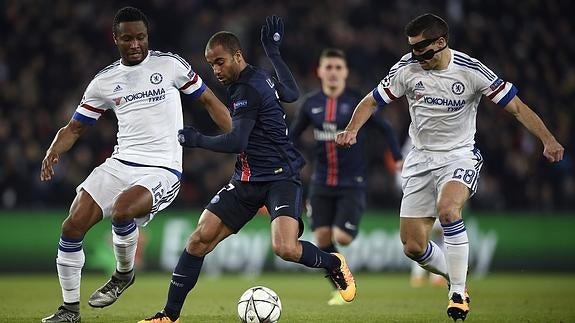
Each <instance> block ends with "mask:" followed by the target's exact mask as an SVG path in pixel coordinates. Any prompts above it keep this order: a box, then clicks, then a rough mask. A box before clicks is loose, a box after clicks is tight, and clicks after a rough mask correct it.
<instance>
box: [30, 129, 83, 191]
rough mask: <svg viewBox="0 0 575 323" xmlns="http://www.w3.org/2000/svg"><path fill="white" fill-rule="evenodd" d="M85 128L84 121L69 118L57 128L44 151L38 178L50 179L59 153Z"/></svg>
mask: <svg viewBox="0 0 575 323" xmlns="http://www.w3.org/2000/svg"><path fill="white" fill-rule="evenodd" d="M86 128H87V125H86V124H85V123H82V122H80V121H78V120H75V119H71V120H70V122H68V124H67V125H66V126H64V127H62V128H60V130H58V133H56V136H55V137H54V140H53V141H52V144H51V145H50V148H48V150H47V151H46V156H45V157H44V160H42V168H41V170H40V179H41V180H42V181H49V180H51V179H52V176H54V165H55V164H56V163H58V160H59V159H60V154H62V153H64V152H66V151H68V150H69V149H70V148H72V146H73V145H74V143H75V142H76V140H78V138H79V137H80V135H81V134H82V132H84V130H85V129H86Z"/></svg>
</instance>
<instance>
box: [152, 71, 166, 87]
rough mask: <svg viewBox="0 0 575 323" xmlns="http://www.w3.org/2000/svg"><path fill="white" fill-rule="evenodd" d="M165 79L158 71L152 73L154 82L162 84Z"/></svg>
mask: <svg viewBox="0 0 575 323" xmlns="http://www.w3.org/2000/svg"><path fill="white" fill-rule="evenodd" d="M163 79H164V78H163V77H162V74H160V73H157V72H156V73H154V74H152V75H150V82H152V84H160V83H162V80H163Z"/></svg>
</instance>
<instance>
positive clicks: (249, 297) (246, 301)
mask: <svg viewBox="0 0 575 323" xmlns="http://www.w3.org/2000/svg"><path fill="white" fill-rule="evenodd" d="M281 312H282V302H281V301H280V298H279V297H278V294H276V292H274V291H273V290H271V289H269V288H267V287H264V286H255V287H252V288H249V289H248V290H246V291H245V292H244V293H243V294H242V296H241V297H240V299H239V301H238V315H239V317H240V321H241V322H242V323H275V322H277V321H279V319H280V315H281Z"/></svg>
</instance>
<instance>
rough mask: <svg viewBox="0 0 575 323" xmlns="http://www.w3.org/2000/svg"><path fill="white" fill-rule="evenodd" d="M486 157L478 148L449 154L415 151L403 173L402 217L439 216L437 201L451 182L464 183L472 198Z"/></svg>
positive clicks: (405, 163) (414, 149) (406, 163)
mask: <svg viewBox="0 0 575 323" xmlns="http://www.w3.org/2000/svg"><path fill="white" fill-rule="evenodd" d="M482 165H483V158H482V157H481V153H480V152H479V149H477V148H462V149H457V150H454V151H449V152H431V151H422V150H418V149H416V148H413V149H412V150H411V151H410V152H409V154H408V155H407V158H406V159H405V162H404V165H403V170H402V172H401V187H402V190H403V198H402V199H401V210H400V213H399V216H401V217H411V218H423V217H437V212H436V202H437V197H438V195H439V192H440V191H441V188H442V187H443V185H444V184H445V183H447V182H449V181H457V182H460V183H463V184H464V185H465V186H467V187H468V188H469V190H470V196H472V195H473V194H475V192H476V191H477V181H478V180H479V172H480V171H481V166H482Z"/></svg>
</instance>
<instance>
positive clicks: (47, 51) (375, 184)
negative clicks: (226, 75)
mask: <svg viewBox="0 0 575 323" xmlns="http://www.w3.org/2000/svg"><path fill="white" fill-rule="evenodd" d="M125 5H132V6H136V7H138V8H140V9H141V10H142V11H143V12H144V13H145V14H146V15H147V16H148V18H149V19H150V22H151V30H150V49H155V50H161V51H171V52H175V53H178V54H179V55H180V56H182V57H184V58H186V59H187V60H188V61H189V62H190V63H191V65H192V66H193V68H194V69H195V70H196V71H197V72H198V73H199V74H200V75H201V76H202V77H203V79H204V81H205V82H206V83H207V84H208V86H210V87H211V88H212V89H213V90H214V92H216V94H218V95H219V97H220V98H222V100H224V99H225V96H224V93H225V92H224V89H223V87H222V86H221V85H219V84H218V83H217V81H216V80H215V78H214V77H213V76H212V74H211V70H210V68H209V66H208V64H207V63H206V61H205V59H204V56H203V55H204V48H205V43H206V41H207V40H208V38H209V37H210V36H211V35H212V34H213V33H214V32H217V31H219V30H229V31H232V32H234V33H236V34H237V35H238V36H239V38H240V40H241V41H242V45H243V49H244V56H245V57H247V61H248V62H249V63H251V64H254V65H259V66H262V67H267V68H269V67H270V65H269V63H268V62H267V60H266V57H265V55H264V53H263V51H262V49H261V47H260V40H259V38H260V26H261V24H262V22H263V21H264V19H265V17H266V16H267V15H271V14H276V15H280V16H282V17H283V18H284V21H285V28H286V37H285V41H284V43H283V45H282V56H283V57H284V59H285V60H286V61H287V62H288V65H289V66H290V67H291V68H292V71H293V72H294V74H295V77H296V79H297V80H298V83H299V85H300V88H301V90H302V92H303V93H305V92H309V91H313V90H317V89H319V81H318V79H317V77H316V74H315V69H316V66H317V58H318V55H319V54H320V52H321V50H322V49H323V48H325V47H337V48H341V49H343V50H344V51H345V52H346V54H347V57H348V65H349V68H350V71H351V75H350V77H349V79H348V86H349V87H350V88H354V89H356V90H357V91H360V92H361V93H367V92H368V91H370V90H372V89H373V88H374V87H375V86H376V85H377V84H378V83H379V81H380V80H381V79H382V78H383V77H384V76H385V75H386V74H387V72H388V70H389V68H390V67H391V66H392V65H393V64H394V63H395V62H397V61H398V59H399V58H400V57H401V56H402V55H403V54H405V53H406V52H408V51H409V48H408V47H407V42H406V37H405V36H404V34H403V27H404V26H405V24H406V23H407V22H408V21H409V20H411V19H412V18H414V17H415V16H417V15H419V14H421V13H425V12H432V13H436V14H438V15H440V16H442V17H444V18H445V19H446V20H447V22H448V23H449V25H450V29H451V31H450V46H451V47H452V48H454V49H457V50H460V51H463V52H466V53H468V54H469V55H470V56H472V57H475V58H477V59H479V60H481V61H482V62H483V63H484V64H485V65H487V66H489V67H490V68H491V69H492V70H494V71H495V72H496V73H497V74H498V75H499V76H500V77H502V78H503V79H505V80H507V81H510V82H512V83H514V84H515V85H516V86H517V87H518V89H519V91H520V92H519V95H520V97H521V98H522V99H523V100H524V102H526V103H527V104H528V105H529V106H531V107H532V108H533V109H534V110H535V111H536V112H537V113H538V114H539V115H540V116H541V117H542V119H543V120H544V121H545V122H546V124H547V125H548V127H549V128H550V129H551V131H552V132H553V133H554V134H555V135H556V137H557V139H558V140H559V142H560V143H561V144H563V146H564V147H565V157H564V160H563V161H562V162H560V163H558V164H553V165H552V164H550V163H547V162H546V160H545V159H544V157H543V156H542V145H541V143H540V142H539V141H538V140H537V139H536V138H535V137H533V136H532V135H531V134H529V133H528V132H527V131H526V130H525V129H523V128H522V127H521V125H520V123H519V122H517V121H516V120H515V119H514V118H513V117H512V116H511V115H510V114H508V113H506V112H505V111H503V110H502V109H501V108H499V107H497V106H496V105H494V104H492V103H491V102H490V101H489V100H487V99H483V100H482V103H481V105H480V107H479V112H478V119H477V135H476V145H477V146H478V147H479V148H480V150H481V152H482V154H483V157H484V158H485V163H484V167H483V171H482V173H481V179H480V182H479V192H478V194H477V195H476V197H475V198H474V199H472V201H471V207H472V208H473V209H481V210H563V211H569V210H575V178H574V177H575V171H574V166H575V161H574V159H573V157H574V156H573V151H574V149H575V125H574V124H573V122H574V121H575V117H574V114H575V113H574V112H573V111H574V109H573V106H572V105H573V102H575V64H573V63H572V62H573V57H575V42H574V41H573V40H572V38H573V35H574V34H575V23H574V20H573V17H572V14H570V12H571V4H570V2H569V1H559V0H558V1H529V0H528V1H521V2H517V1H513V0H498V1H495V0H487V1H485V0H466V1H463V0H444V1H438V0H434V1H413V0H396V1H367V0H347V1H346V0H331V1H309V0H290V1H256V0H243V1H239V0H210V1H207V0H206V1H201V0H195V1H190V0H151V1H146V2H143V1H133V2H131V3H130V2H126V1H108V0H100V1H78V0H75V1H72V0H54V1H32V0H30V1H27V0H4V1H2V10H1V12H0V147H1V149H2V151H1V155H2V159H1V161H0V205H1V206H2V209H8V208H44V207H55V208H62V207H67V206H68V205H69V204H70V203H71V201H72V199H73V197H74V195H75V187H76V186H77V185H78V184H79V183H80V182H81V181H83V180H84V178H85V177H86V176H87V175H88V174H89V173H90V172H91V170H92V169H93V168H94V167H96V166H97V165H99V164H100V163H101V162H102V161H103V160H104V159H105V158H107V157H108V156H109V155H110V154H111V152H112V149H113V146H114V145H115V143H116V137H115V135H116V129H117V127H116V120H115V117H114V115H113V113H111V112H108V113H106V114H105V116H104V117H103V118H101V119H100V120H99V121H98V123H97V124H96V125H95V126H94V127H92V128H91V129H89V131H87V132H86V133H84V135H83V136H82V137H81V138H80V140H79V141H78V142H77V143H76V145H75V146H74V148H73V149H72V150H71V151H69V152H68V153H67V154H65V155H64V156H62V158H61V160H60V163H59V164H58V167H57V169H56V178H55V179H53V180H52V181H51V182H48V183H43V182H40V179H39V177H40V176H39V173H40V164H41V161H42V158H43V156H44V153H45V151H46V149H47V148H48V147H49V145H50V142H51V140H52V138H53V137H54V135H55V134H56V132H57V130H58V129H59V128H60V127H62V126H63V125H65V124H66V123H67V122H68V121H69V120H70V117H71V116H72V114H73V112H74V110H75V109H76V106H77V104H78V103H79V101H80V99H81V97H82V93H83V91H84V89H85V87H86V86H87V84H88V83H89V82H90V80H91V79H92V78H93V76H94V75H95V74H96V73H97V72H98V71H99V70H100V69H102V68H104V67H105V66H107V65H108V64H110V63H112V62H113V61H116V60H117V59H118V58H119V55H118V52H117V50H116V47H115V45H114V41H113V38H112V20H113V16H114V13H115V12H116V10H117V9H119V8H121V7H123V6H125ZM182 100H183V105H184V116H185V120H186V123H189V124H194V125H195V126H196V127H198V128H200V129H201V130H202V131H204V132H207V133H217V129H216V127H215V126H214V124H213V123H212V122H211V121H210V120H209V117H208V116H207V113H206V112H205V111H204V110H203V109H202V108H201V107H200V106H199V105H198V104H196V103H195V102H193V100H190V99H189V98H186V96H185V95H183V96H182ZM300 102H301V101H300ZM300 102H296V103H295V104H290V105H285V108H286V113H287V120H288V122H290V121H291V120H293V118H294V116H295V115H296V114H297V110H298V104H299V103H300ZM378 113H381V114H382V115H383V116H384V117H385V118H387V119H388V121H389V122H390V123H391V124H392V126H393V127H394V129H395V130H396V132H397V136H398V138H399V139H400V140H401V141H404V140H405V138H406V136H407V127H408V125H409V114H408V111H407V104H406V102H405V100H404V99H402V100H399V102H395V103H393V104H391V105H388V106H387V107H386V108H385V109H383V110H382V111H380V112H378ZM312 140H313V138H312V137H311V135H310V133H308V134H307V136H306V138H305V140H303V142H304V146H303V147H302V150H303V152H304V154H305V155H306V156H307V157H309V156H310V153H309V149H310V147H311V142H312ZM369 141H370V143H369V147H370V148H369V149H368V152H367V158H368V159H369V165H370V166H369V176H368V179H369V201H368V203H369V206H370V207H371V208H390V209H391V208H394V209H396V208H398V207H399V201H400V198H401V192H400V189H399V187H398V184H397V176H398V174H396V172H395V171H394V168H393V163H390V157H389V152H388V151H389V149H388V147H386V144H385V140H383V138H381V135H380V134H378V133H373V134H370V136H369ZM234 161H235V156H232V155H227V154H220V153H213V152H209V151H207V150H202V149H194V150H186V151H185V156H184V178H183V185H182V189H181V191H180V195H179V197H178V199H177V200H176V202H175V203H174V205H175V207H202V206H203V205H204V204H205V203H206V202H208V201H209V199H210V198H211V196H212V195H213V194H214V193H215V192H216V191H217V190H219V188H220V187H221V186H222V185H224V184H225V183H227V180H228V179H229V177H230V176H231V173H232V169H233V165H234ZM308 161H309V158H308ZM310 166H311V163H308V166H306V168H305V169H304V171H303V178H304V181H305V182H307V180H308V178H309V173H310V169H311V167H310Z"/></svg>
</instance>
